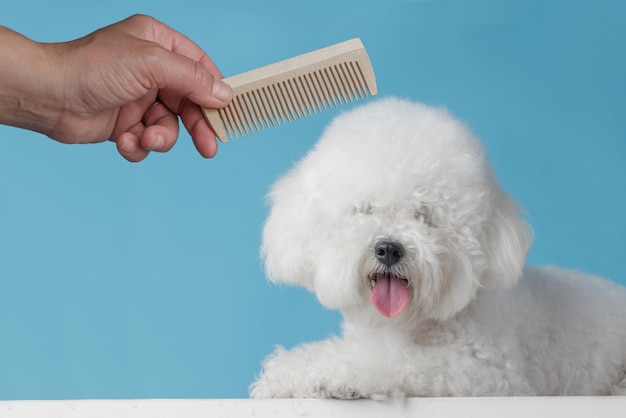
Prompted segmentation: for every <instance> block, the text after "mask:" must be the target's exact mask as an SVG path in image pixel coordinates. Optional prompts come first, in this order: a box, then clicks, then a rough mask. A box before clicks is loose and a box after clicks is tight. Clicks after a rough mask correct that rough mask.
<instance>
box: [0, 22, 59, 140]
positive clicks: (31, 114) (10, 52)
mask: <svg viewBox="0 0 626 418" xmlns="http://www.w3.org/2000/svg"><path fill="white" fill-rule="evenodd" d="M52 49H54V46H53V45H52V44H47V45H45V44H40V43H37V42H34V41H32V40H30V39H28V38H26V37H24V36H22V35H20V34H18V33H17V32H14V31H12V30H10V29H7V28H5V27H2V26H0V56H1V57H2V59H1V60H0V123H1V124H5V125H11V126H16V127H19V128H25V129H30V130H33V131H36V132H41V133H44V134H48V133H49V132H51V131H52V130H53V128H54V125H55V123H56V120H57V119H58V115H59V108H60V103H62V97H61V96H62V89H61V88H60V86H59V84H60V83H59V81H58V75H59V69H58V57H56V56H55V55H54V54H52V53H51V52H52V51H51V50H52Z"/></svg>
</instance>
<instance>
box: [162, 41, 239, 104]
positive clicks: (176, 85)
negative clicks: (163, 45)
mask: <svg viewBox="0 0 626 418" xmlns="http://www.w3.org/2000/svg"><path fill="white" fill-rule="evenodd" d="M162 51H163V53H164V55H165V57H161V58H160V59H159V60H158V61H157V62H159V64H160V65H159V67H160V68H159V70H158V71H156V74H154V75H153V76H154V78H155V80H154V81H155V83H156V85H157V86H158V89H159V90H164V91H165V92H167V93H166V94H167V96H169V97H171V98H173V99H174V101H175V102H177V103H180V102H181V101H182V99H183V98H187V99H189V100H190V101H192V102H194V103H196V104H197V105H200V106H205V107H212V108H221V107H224V106H226V105H228V104H229V103H230V101H231V99H232V97H233V91H232V89H231V87H230V86H229V85H228V84H226V83H224V82H223V81H222V80H221V79H220V78H219V77H217V76H216V75H214V74H212V73H211V72H210V71H209V70H208V69H207V68H206V67H205V66H204V65H202V64H201V63H200V62H198V61H195V60H193V59H191V58H188V57H186V56H184V55H180V54H177V53H175V52H171V51H168V50H166V49H162Z"/></svg>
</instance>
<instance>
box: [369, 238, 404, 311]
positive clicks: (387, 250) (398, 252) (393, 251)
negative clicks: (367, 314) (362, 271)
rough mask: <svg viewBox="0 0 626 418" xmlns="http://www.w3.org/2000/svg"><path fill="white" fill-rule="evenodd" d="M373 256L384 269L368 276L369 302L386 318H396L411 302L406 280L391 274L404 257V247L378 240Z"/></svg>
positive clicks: (397, 243)
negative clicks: (369, 286) (369, 285)
mask: <svg viewBox="0 0 626 418" xmlns="http://www.w3.org/2000/svg"><path fill="white" fill-rule="evenodd" d="M374 255H375V257H376V260H378V262H379V263H380V264H382V265H383V266H385V268H384V271H378V272H375V273H373V274H371V275H370V276H369V279H370V284H371V286H372V287H371V293H370V302H371V303H372V305H374V307H375V308H376V309H377V310H378V311H379V312H380V313H381V314H383V315H385V316H386V317H394V316H397V315H399V314H400V313H401V312H402V311H403V310H404V308H406V306H407V305H408V304H409V301H410V300H411V293H410V292H409V289H408V284H409V283H408V280H406V279H405V278H404V277H402V276H399V275H397V274H395V273H393V272H392V271H393V270H394V269H393V267H394V266H395V265H396V264H398V263H399V262H400V261H401V260H402V258H403V257H404V247H403V246H402V244H400V243H399V242H397V241H390V240H380V241H378V242H377V243H376V245H375V246H374Z"/></svg>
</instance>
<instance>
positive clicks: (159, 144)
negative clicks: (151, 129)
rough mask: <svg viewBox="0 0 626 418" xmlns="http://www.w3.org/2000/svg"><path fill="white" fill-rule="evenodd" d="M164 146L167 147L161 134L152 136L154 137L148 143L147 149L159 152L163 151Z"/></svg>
mask: <svg viewBox="0 0 626 418" xmlns="http://www.w3.org/2000/svg"><path fill="white" fill-rule="evenodd" d="M163 145H165V139H164V138H163V136H161V135H160V134H156V133H155V134H152V137H151V138H150V140H149V141H148V144H147V145H146V148H147V149H148V150H150V151H158V150H160V149H163Z"/></svg>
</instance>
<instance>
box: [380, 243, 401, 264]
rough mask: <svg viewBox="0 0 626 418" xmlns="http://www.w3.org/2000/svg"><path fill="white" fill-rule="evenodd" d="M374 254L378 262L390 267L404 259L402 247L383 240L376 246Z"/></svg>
mask: <svg viewBox="0 0 626 418" xmlns="http://www.w3.org/2000/svg"><path fill="white" fill-rule="evenodd" d="M374 253H375V254H376V258H377V259H378V261H380V262H381V263H383V264H384V265H386V266H387V267H390V266H393V265H394V264H396V263H397V262H398V261H400V259H401V258H402V257H404V247H403V246H402V244H400V243H399V242H396V241H386V240H384V241H379V242H378V243H377V244H376V246H375V247H374Z"/></svg>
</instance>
